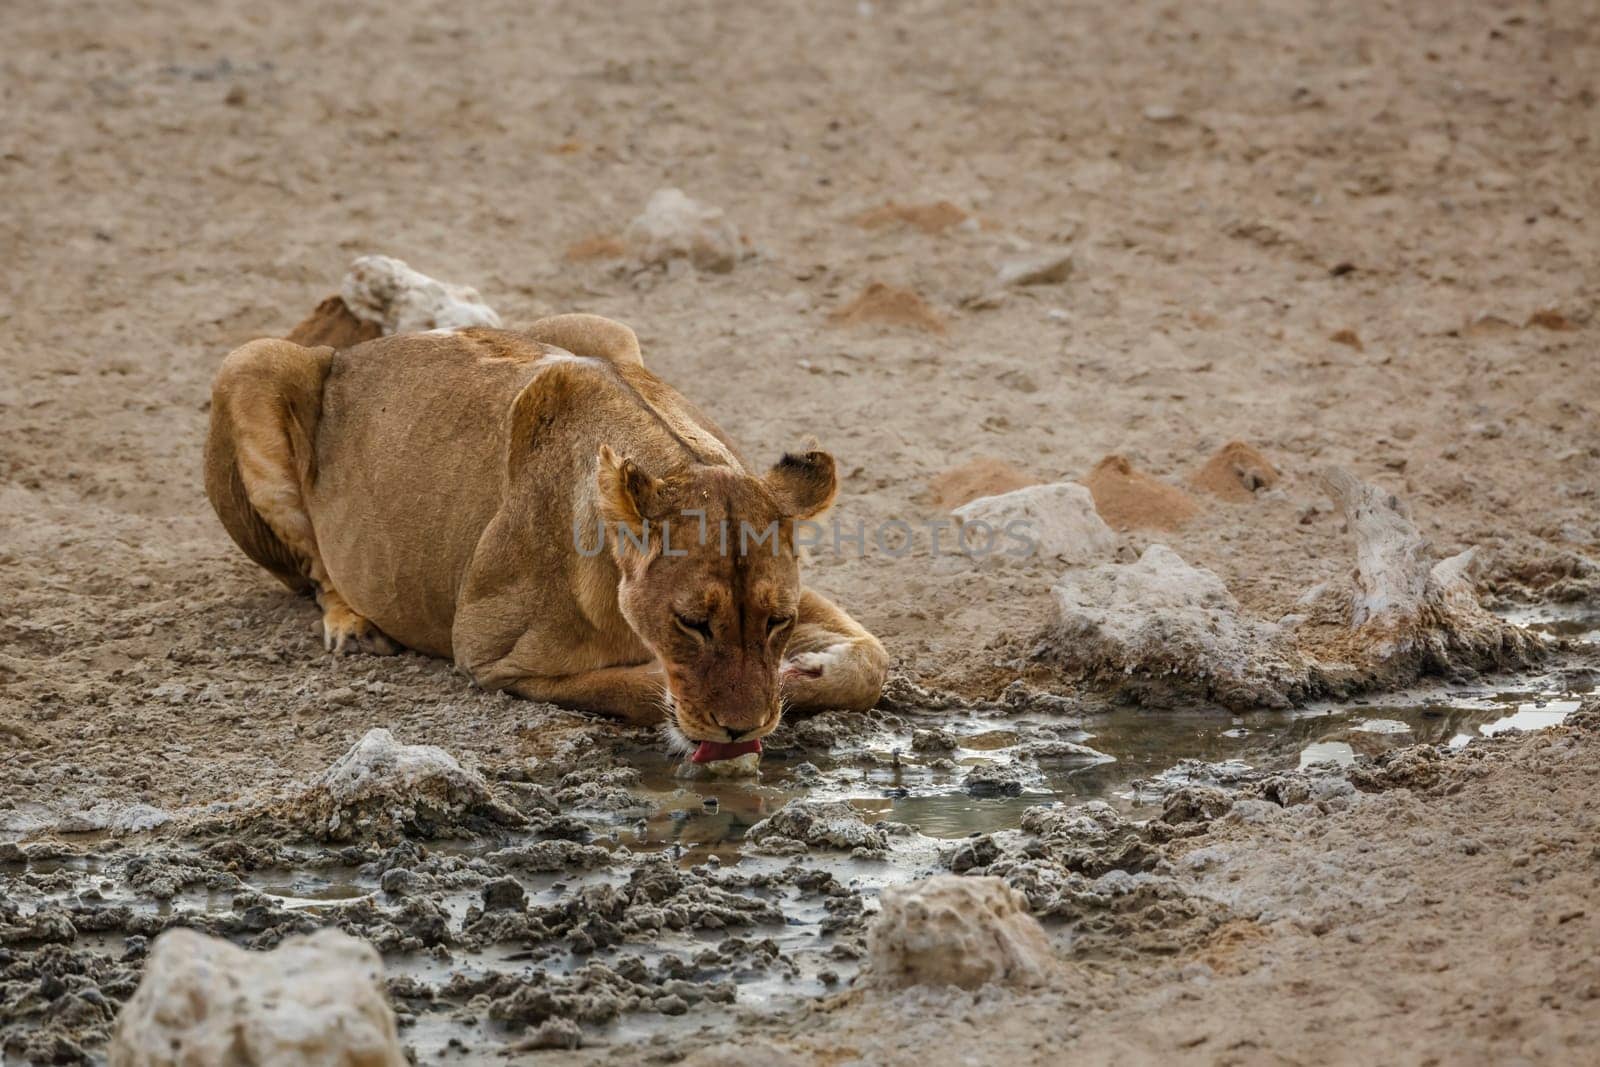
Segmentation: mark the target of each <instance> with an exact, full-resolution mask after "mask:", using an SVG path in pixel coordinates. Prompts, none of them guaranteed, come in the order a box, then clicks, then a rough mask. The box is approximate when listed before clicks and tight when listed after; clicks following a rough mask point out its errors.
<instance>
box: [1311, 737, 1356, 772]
mask: <svg viewBox="0 0 1600 1067" xmlns="http://www.w3.org/2000/svg"><path fill="white" fill-rule="evenodd" d="M1355 761H1356V750H1355V749H1353V748H1351V747H1350V742H1348V741H1313V742H1312V743H1311V744H1309V745H1307V746H1306V747H1305V748H1302V749H1301V750H1300V769H1301V770H1304V769H1305V768H1307V767H1309V766H1311V765H1312V764H1313V763H1332V764H1335V765H1337V766H1340V767H1348V766H1350V765H1351V764H1352V763H1354V762H1355Z"/></svg>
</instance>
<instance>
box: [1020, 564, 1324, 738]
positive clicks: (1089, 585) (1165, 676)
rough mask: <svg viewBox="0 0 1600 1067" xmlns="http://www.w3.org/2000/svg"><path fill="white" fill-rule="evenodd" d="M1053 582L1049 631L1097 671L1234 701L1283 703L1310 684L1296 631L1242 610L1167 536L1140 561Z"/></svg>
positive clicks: (1070, 655) (1077, 660) (1064, 649)
mask: <svg viewBox="0 0 1600 1067" xmlns="http://www.w3.org/2000/svg"><path fill="white" fill-rule="evenodd" d="M1051 592H1052V593H1053V594H1054V598H1055V623H1054V635H1053V638H1052V640H1053V642H1054V643H1055V644H1056V646H1057V649H1058V652H1059V654H1060V655H1061V656H1062V657H1064V658H1065V659H1067V660H1069V661H1070V662H1071V663H1072V664H1073V665H1075V666H1078V667H1080V668H1082V669H1085V670H1087V671H1089V672H1091V673H1098V674H1102V675H1116V676H1128V675H1135V674H1138V675H1143V676H1145V677H1146V678H1147V679H1154V680H1157V681H1159V682H1161V683H1163V684H1171V685H1173V686H1175V687H1177V688H1181V689H1187V690H1189V692H1188V694H1186V695H1191V696H1192V695H1203V696H1209V697H1211V698H1212V699H1216V700H1217V701H1219V702H1220V703H1224V704H1229V705H1256V704H1265V705H1269V706H1274V707H1284V706H1287V705H1288V704H1289V703H1290V702H1291V699H1292V697H1293V696H1294V695H1295V694H1296V693H1298V692H1299V691H1301V690H1302V689H1303V688H1304V687H1305V686H1306V684H1307V680H1308V679H1307V674H1308V672H1307V666H1306V663H1305V660H1304V658H1303V657H1301V656H1300V654H1299V653H1298V652H1297V651H1296V649H1295V647H1294V643H1293V641H1292V639H1291V636H1290V634H1289V633H1287V632H1285V631H1284V630H1282V629H1280V628H1279V627H1278V626H1275V625H1273V624H1272V623H1267V622H1260V621H1257V620H1253V619H1250V618H1247V617H1245V616H1243V615H1242V614H1241V613H1240V610H1239V602H1238V601H1236V600H1235V599H1234V598H1233V595H1232V594H1231V593H1229V592H1228V590H1227V587H1226V586H1224V585H1223V584H1222V579H1220V578H1218V577H1217V576H1216V575H1215V574H1213V573H1212V572H1211V571H1208V570H1206V569H1205V568H1203V567H1191V566H1190V565H1189V564H1187V563H1185V562H1184V561H1183V560H1182V558H1180V557H1179V556H1178V554H1177V553H1176V552H1174V551H1172V549H1170V548H1168V547H1166V546H1165V545H1151V546H1150V547H1149V548H1147V549H1145V551H1144V555H1142V556H1140V557H1139V560H1138V562H1137V563H1129V564H1102V565H1100V566H1097V567H1091V568H1089V569H1087V570H1069V571H1067V572H1066V573H1065V574H1063V575H1062V576H1061V578H1060V579H1059V580H1058V581H1057V582H1056V584H1055V586H1054V587H1053V588H1052V590H1051ZM1195 690H1198V691H1199V692H1198V693H1197V692H1195Z"/></svg>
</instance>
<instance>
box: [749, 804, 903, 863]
mask: <svg viewBox="0 0 1600 1067" xmlns="http://www.w3.org/2000/svg"><path fill="white" fill-rule="evenodd" d="M746 836H747V837H748V838H749V839H750V840H751V841H754V842H756V843H758V844H759V843H760V842H763V841H766V840H768V839H769V838H785V839H788V840H791V841H800V842H803V843H805V844H807V845H811V846H813V847H818V848H842V849H857V848H865V849H869V850H873V851H876V850H879V849H883V848H887V847H888V845H889V838H888V836H887V835H886V834H885V833H884V832H883V831H882V830H878V829H875V828H873V827H871V826H868V825H867V824H866V823H864V822H862V821H861V816H859V815H857V814H856V811H855V809H854V808H852V807H851V806H850V805H849V804H847V803H845V802H844V801H842V800H791V801H789V803H787V804H785V805H784V806H783V807H781V808H779V809H778V810H777V811H775V812H773V813H772V814H771V815H769V816H767V817H766V818H765V819H762V820H761V821H760V822H758V823H756V824H755V825H754V826H752V827H750V829H749V831H748V833H747V834H746Z"/></svg>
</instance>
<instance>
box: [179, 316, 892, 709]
mask: <svg viewBox="0 0 1600 1067" xmlns="http://www.w3.org/2000/svg"><path fill="white" fill-rule="evenodd" d="M325 310H326V309H325V308H319V309H318V315H321V316H322V318H323V319H324V320H326V319H328V318H329V316H328V315H326V314H324V312H325ZM318 315H314V316H313V320H316V319H317V318H318ZM332 319H333V325H334V326H335V327H338V326H340V325H341V324H340V323H339V322H338V317H337V316H336V315H335V316H332ZM310 321H312V320H308V322H310ZM343 325H344V326H348V324H343ZM302 329H303V331H304V332H305V333H308V334H311V335H313V336H314V335H316V331H312V330H310V329H309V328H307V327H306V324H302ZM206 489H207V493H208V495H209V496H210V498H211V500H212V503H213V505H214V506H215V508H216V510H217V513H218V515H219V517H221V519H222V522H223V525H224V526H225V527H226V528H227V530H228V532H229V534H230V535H232V536H233V538H234V540H235V541H236V542H237V543H238V544H239V546H240V547H241V548H242V549H244V551H245V553H246V554H247V555H249V556H250V557H251V558H252V559H254V560H256V561H257V562H258V563H260V564H261V565H262V566H264V567H266V568H267V569H268V570H269V571H271V572H272V573H273V574H275V575H277V576H278V577H279V578H280V579H281V580H282V581H284V582H285V584H287V585H289V586H290V587H291V588H294V589H298V590H310V591H315V592H316V593H317V595H318V598H319V601H320V603H321V604H322V608H323V626H324V635H325V640H326V643H327V644H328V646H329V647H330V648H334V649H336V650H339V651H343V650H345V649H346V648H347V647H352V646H353V647H359V648H361V649H363V650H366V651H370V652H386V651H392V650H393V648H394V644H393V642H399V643H400V644H402V645H405V646H408V647H411V648H414V649H417V650H419V651H422V652H427V653H429V654H432V655H438V656H448V657H451V658H453V659H454V660H455V662H456V664H457V665H458V666H459V667H460V668H461V669H462V670H463V671H464V672H466V673H467V674H468V675H469V676H471V677H472V678H473V679H474V680H475V681H477V682H478V683H479V684H480V685H483V686H485V687H487V688H493V689H506V690H510V691H511V692H513V693H516V694H518V695H521V696H526V697H530V698H533V699H540V700H549V701H554V702H557V703H561V704H566V705H570V706H573V707H579V708H586V709H590V710H594V711H599V712H604V713H608V714H613V715H618V716H621V717H624V718H627V719H630V720H632V721H635V722H653V721H658V720H659V719H660V718H661V717H662V715H663V713H665V712H666V711H668V710H669V709H670V711H671V713H672V714H673V716H674V717H675V719H676V721H677V725H678V726H679V727H680V729H682V731H683V732H684V733H685V734H686V735H688V736H689V737H691V738H693V739H698V740H714V741H726V740H731V739H740V738H745V737H754V736H760V735H761V734H764V733H766V732H767V731H769V730H771V729H772V727H773V726H775V725H776V724H777V721H778V717H779V715H780V713H781V707H782V706H784V705H787V706H789V707H793V708H797V709H802V710H803V709H818V708H825V707H848V708H858V709H859V708H866V707H870V706H871V705H872V704H873V703H875V702H876V700H877V698H878V694H879V692H880V690H881V688H882V685H883V681H884V676H885V673H886V670H887V657H886V656H885V654H884V651H883V648H882V646H881V645H880V644H879V643H878V642H877V640H876V639H875V638H873V637H872V636H871V635H870V634H868V633H867V632H866V631H865V630H864V629H863V628H862V627H861V626H860V625H859V624H857V623H856V622H855V621H854V620H853V619H851V618H850V617H849V616H848V615H846V614H845V613H844V612H843V611H841V610H840V609H839V608H838V607H836V606H835V605H833V604H831V603H830V602H828V601H827V600H826V599H825V598H823V597H821V596H819V595H817V594H816V593H814V592H811V591H809V590H804V589H802V588H801V586H800V583H799V577H798V564H797V560H796V559H795V554H794V544H793V541H794V528H793V523H794V522H795V521H796V520H798V519H802V518H808V517H810V516H812V515H815V514H817V513H819V512H820V511H821V510H822V509H823V508H825V507H826V506H827V505H828V504H829V503H830V502H831V501H832V498H833V494H834V489H835V475H834V467H833V461H832V459H831V457H828V456H827V454H826V453H823V452H820V451H817V450H812V451H808V452H804V453H801V454H799V455H791V456H785V457H784V459H783V460H782V461H781V462H780V463H779V464H777V465H776V466H774V467H773V468H772V469H771V470H770V471H768V472H767V473H766V474H764V475H754V474H751V473H750V472H748V471H747V470H746V468H745V465H744V463H743V461H742V460H741V459H740V458H739V456H738V453H737V451H736V450H735V449H734V448H733V446H732V444H731V442H729V441H728V440H727V438H726V437H725V436H724V435H723V434H722V432H721V431H720V430H719V429H717V427H716V426H715V425H714V424H713V423H711V422H710V421H709V420H708V419H706V418H705V417H704V416H703V415H701V414H700V413H699V412H698V411H697V410H695V409H694V407H693V406H692V405H690V404H689V403H688V402H687V401H686V400H684V398H683V397H682V396H680V395H679V394H678V393H677V392H676V391H675V390H673V389H671V388H670V387H669V386H667V385H666V384H665V383H663V382H661V381H660V379H658V378H656V377H655V376H654V375H652V374H651V373H650V372H649V371H648V370H646V369H645V368H644V365H643V362H642V361H641V359H640V357H639V347H638V341H637V338H636V337H635V335H634V333H633V331H632V330H630V329H628V327H626V326H624V325H622V324H621V323H615V322H611V321H610V320H607V319H602V318H599V317H598V316H592V315H562V316H556V317H554V318H549V319H542V320H540V321H539V322H536V323H534V324H533V325H532V326H530V327H527V328H525V329H523V330H518V331H502V330H487V329H476V328H474V329H465V330H458V331H447V332H439V333H426V334H411V335H402V336H395V337H385V338H380V339H377V340H371V341H368V342H366V343H362V344H358V345H355V346H354V347H351V348H347V349H343V350H338V351H335V350H334V349H332V348H328V347H315V348H310V347H303V346H301V345H298V344H293V343H290V342H288V341H270V340H267V341H254V342H251V343H250V344H248V345H245V346H244V347H243V348H240V349H239V350H237V351H236V352H234V353H233V354H231V355H230V356H229V357H228V358H227V359H226V360H225V361H224V362H223V366H222V368H221V370H220V371H219V372H218V375H217V380H216V384H215V386H214V389H213V407H212V426H211V434H210V438H209V440H208V443H207V449H206ZM685 509H694V510H695V511H697V512H704V513H705V516H706V520H707V521H708V522H709V523H710V526H709V530H710V532H711V536H709V537H708V538H707V539H706V541H705V543H697V542H698V539H697V538H696V537H694V536H693V535H692V534H691V531H694V530H695V526H694V523H693V522H692V521H691V520H686V519H683V518H682V514H683V512H684V511H685ZM605 521H609V522H612V523H615V522H618V521H620V522H623V523H625V524H629V525H630V528H632V529H634V530H635V531H636V532H637V533H638V534H639V535H640V537H641V542H642V546H643V547H637V546H635V545H634V544H633V543H632V542H630V541H628V540H626V539H619V538H617V537H615V536H614V532H615V531H614V527H613V528H612V529H611V530H610V531H608V534H607V538H606V545H605V549H604V550H603V551H599V552H597V553H595V554H592V555H585V554H584V553H582V552H580V551H579V550H578V543H582V544H585V545H591V544H592V543H593V541H594V538H595V528H596V523H597V522H605ZM724 521H725V522H728V523H729V524H730V525H731V528H732V529H734V530H737V529H738V525H739V523H741V522H745V523H748V524H749V525H750V526H751V528H753V529H756V530H763V529H767V528H768V527H769V526H770V527H771V528H773V529H776V530H778V531H779V536H778V537H777V539H776V540H775V541H769V542H767V544H766V546H763V547H761V548H759V549H758V550H757V551H754V552H750V553H747V554H744V555H740V554H739V553H737V552H731V553H730V552H724V551H722V550H721V548H720V546H719V544H718V538H717V536H716V530H717V529H718V526H719V524H720V523H722V522H724ZM663 522H665V523H667V524H668V526H669V529H668V530H667V532H666V533H665V534H664V533H663V531H662V523H663ZM575 530H576V531H577V537H578V543H575ZM696 532H697V531H696ZM669 538H670V543H669V541H668V539H669ZM669 549H670V551H669ZM680 553H681V555H680ZM685 620H687V623H686V622H685ZM780 698H781V699H780Z"/></svg>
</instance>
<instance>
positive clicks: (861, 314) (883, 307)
mask: <svg viewBox="0 0 1600 1067" xmlns="http://www.w3.org/2000/svg"><path fill="white" fill-rule="evenodd" d="M828 317H829V318H830V319H832V320H833V321H834V322H836V323H839V324H840V325H842V326H855V325H859V324H861V323H880V324H883V325H886V326H908V327H910V328H911V329H914V330H922V331H925V332H927V333H944V332H945V324H944V320H943V319H941V318H940V317H939V315H938V313H936V312H935V311H934V310H933V308H931V307H929V306H928V303H927V301H925V300H923V299H922V297H920V296H918V295H917V294H916V293H913V292H912V291H911V290H910V289H898V288H896V287H894V286H892V285H886V284H884V283H883V282H873V283H871V284H870V285H868V286H867V287H866V288H865V289H863V290H862V291H861V295H860V296H857V297H856V298H855V299H854V300H852V301H850V303H848V304H846V305H845V306H844V307H841V308H838V309H837V310H835V311H833V312H832V313H831V314H830V315H829V316H828Z"/></svg>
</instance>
